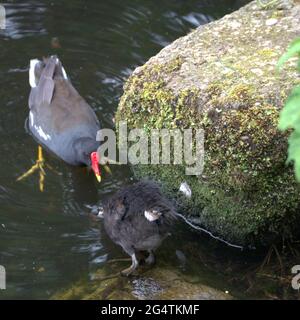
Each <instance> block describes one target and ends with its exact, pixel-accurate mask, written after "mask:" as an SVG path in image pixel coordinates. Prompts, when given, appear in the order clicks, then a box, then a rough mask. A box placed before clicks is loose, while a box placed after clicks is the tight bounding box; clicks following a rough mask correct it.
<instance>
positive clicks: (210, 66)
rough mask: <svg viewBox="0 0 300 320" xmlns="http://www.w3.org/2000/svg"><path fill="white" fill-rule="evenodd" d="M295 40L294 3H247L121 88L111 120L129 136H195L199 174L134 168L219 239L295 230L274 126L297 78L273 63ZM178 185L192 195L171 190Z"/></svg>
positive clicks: (295, 193) (261, 237)
mask: <svg viewBox="0 0 300 320" xmlns="http://www.w3.org/2000/svg"><path fill="white" fill-rule="evenodd" d="M299 35H300V3H299V2H298V1H292V0H289V1H285V4H284V5H282V3H281V1H278V2H277V4H274V5H272V6H271V7H270V8H269V7H266V8H262V7H260V6H259V5H258V3H257V2H256V1H253V2H251V3H250V4H248V5H246V6H245V7H243V8H241V9H240V10H238V11H236V12H234V13H232V14H229V15H227V16H225V17H223V18H222V19H220V20H218V21H215V22H212V23H209V24H207V25H205V26H201V27H199V28H197V29H196V30H194V31H192V32H191V33H190V34H188V35H186V36H185V37H182V38H180V39H178V40H176V41H174V42H173V43H172V44H170V45H169V46H167V47H166V48H164V49H163V50H162V51H161V52H160V53H158V54H157V55H156V56H155V57H152V58H151V59H150V60H149V61H148V62H147V63H146V64H145V65H144V66H142V67H139V68H137V69H136V70H135V71H134V72H133V74H132V75H131V77H130V78H129V79H128V80H127V82H126V84H125V86H124V94H123V96H122V98H121V101H120V104H119V107H118V111H117V114H116V120H117V121H120V120H126V121H127V124H128V127H129V129H130V128H144V130H145V131H146V132H149V131H150V130H151V129H160V128H169V129H174V128H180V129H184V128H202V129H204V132H205V165H204V172H203V174H202V175H201V176H198V177H196V176H185V174H184V168H183V166H176V167H174V166H167V165H139V166H134V171H135V173H136V175H137V176H138V177H150V178H152V179H155V180H157V181H160V182H161V183H162V184H163V186H164V188H165V190H166V192H167V193H168V194H169V195H170V196H171V197H173V198H175V199H176V200H177V202H178V203H179V205H180V207H181V208H183V209H184V212H185V213H186V214H187V215H193V216H197V217H198V218H199V222H200V223H201V224H202V225H204V226H205V227H207V228H208V229H210V230H211V231H213V232H216V233H217V234H219V235H221V236H222V237H224V238H226V239H227V240H231V241H236V242H238V243H242V244H253V243H256V244H257V243H259V244H263V243H268V242H270V241H273V240H274V239H278V238H279V237H285V238H286V237H290V236H292V235H295V232H297V224H296V223H295V222H296V221H299V212H300V211H299V195H300V192H299V191H300V189H299V186H298V185H297V183H296V182H295V180H294V177H293V171H292V169H291V167H287V166H286V163H285V162H286V154H287V134H283V133H281V132H279V131H278V129H277V124H278V117H279V112H280V110H281V108H282V107H283V104H284V101H285V100H286V98H287V96H288V95H289V93H290V90H291V89H292V87H293V86H294V85H296V84H299V83H300V78H299V75H298V74H297V71H296V68H295V61H293V60H291V61H289V62H288V63H287V64H286V65H285V67H284V68H283V70H282V71H281V72H280V73H279V72H278V70H277V68H276V65H277V61H278V59H279V57H280V56H281V55H282V54H283V52H284V51H285V50H286V48H287V46H288V45H289V43H290V42H291V41H292V40H293V39H294V38H296V37H297V36H299ZM183 181H187V183H188V184H189V186H190V187H191V190H192V197H191V198H186V197H183V196H182V195H181V194H180V192H179V191H178V189H179V186H180V184H181V183H182V182H183ZM298 225H299V224H298Z"/></svg>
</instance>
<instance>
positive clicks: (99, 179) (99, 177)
mask: <svg viewBox="0 0 300 320" xmlns="http://www.w3.org/2000/svg"><path fill="white" fill-rule="evenodd" d="M96 178H97V180H98V182H101V176H100V174H96Z"/></svg>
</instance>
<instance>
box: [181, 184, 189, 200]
mask: <svg viewBox="0 0 300 320" xmlns="http://www.w3.org/2000/svg"><path fill="white" fill-rule="evenodd" d="M179 191H180V192H182V193H183V194H184V195H185V196H186V197H188V198H191V196H192V190H191V188H190V186H189V185H188V184H187V183H186V182H182V183H181V185H180V188H179Z"/></svg>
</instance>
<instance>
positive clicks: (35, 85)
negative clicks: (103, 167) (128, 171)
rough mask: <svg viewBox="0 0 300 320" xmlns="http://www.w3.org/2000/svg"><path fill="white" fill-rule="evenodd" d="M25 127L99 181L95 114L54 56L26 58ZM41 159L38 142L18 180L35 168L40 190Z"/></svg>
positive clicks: (39, 139)
mask: <svg viewBox="0 0 300 320" xmlns="http://www.w3.org/2000/svg"><path fill="white" fill-rule="evenodd" d="M29 83H30V86H31V92H30V96H29V109H30V112H29V129H30V131H31V133H32V134H33V136H34V137H35V139H36V140H37V141H38V142H39V143H40V144H41V145H43V146H45V147H46V148H47V149H49V150H50V151H52V152H53V153H54V154H56V155H57V156H58V157H59V158H61V159H62V160H64V161H65V162H67V163H69V164H71V165H76V166H77V165H86V166H88V167H91V168H92V170H93V171H94V173H95V175H96V178H97V180H98V181H99V182H100V181H101V175H100V169H99V159H98V155H97V152H96V151H97V149H98V147H99V145H100V143H99V142H98V141H96V135H97V131H98V130H100V124H99V121H98V119H97V117H96V114H95V113H94V111H93V110H92V108H91V107H90V106H89V105H88V104H87V102H86V101H85V100H84V99H83V98H82V97H81V96H80V95H79V93H78V92H77V91H76V89H75V88H74V87H73V86H72V84H71V82H70V80H69V78H68V77H67V74H66V72H65V69H64V68H63V66H62V64H61V62H60V60H59V59H58V58H57V56H51V57H49V58H44V59H43V60H42V61H40V60H38V59H34V60H31V61H30V70H29ZM43 165H44V160H43V156H42V149H41V147H40V146H39V156H38V160H37V162H36V164H35V165H34V166H33V167H32V168H31V169H30V170H29V171H27V173H25V174H23V175H22V176H21V177H19V178H18V180H21V179H23V178H24V177H26V176H28V175H29V174H31V173H33V172H34V171H35V170H36V169H41V172H40V189H41V191H43V180H44V170H43Z"/></svg>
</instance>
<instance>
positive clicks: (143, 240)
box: [103, 181, 176, 275]
mask: <svg viewBox="0 0 300 320" xmlns="http://www.w3.org/2000/svg"><path fill="white" fill-rule="evenodd" d="M103 217H104V226H105V229H106V231H107V233H108V235H109V237H110V238H111V239H112V240H113V241H114V242H115V243H116V244H118V245H120V246H121V247H122V248H123V249H124V251H125V252H126V253H127V254H128V255H130V256H131V258H132V265H131V267H130V268H128V269H126V270H124V271H123V272H122V273H123V274H124V275H129V274H130V273H132V272H133V271H134V270H135V269H136V268H137V266H138V264H139V261H138V259H137V254H138V253H139V252H143V251H147V252H148V258H147V259H146V262H147V263H153V262H154V251H155V250H156V249H157V248H158V247H159V246H160V245H161V243H162V241H163V240H164V239H165V238H166V237H167V235H168V234H169V231H170V228H171V225H172V223H173V222H174V219H175V218H176V211H175V209H174V207H173V205H172V204H171V203H170V202H169V201H168V200H167V199H166V198H165V197H164V196H163V195H162V193H161V191H160V189H159V187H158V186H157V185H156V184H155V183H153V182H149V181H142V182H138V183H136V184H133V185H131V186H127V187H125V188H123V189H121V190H119V191H118V192H117V193H116V194H115V195H113V196H112V197H111V198H110V199H109V200H108V202H107V203H106V204H104V208H103Z"/></svg>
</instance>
